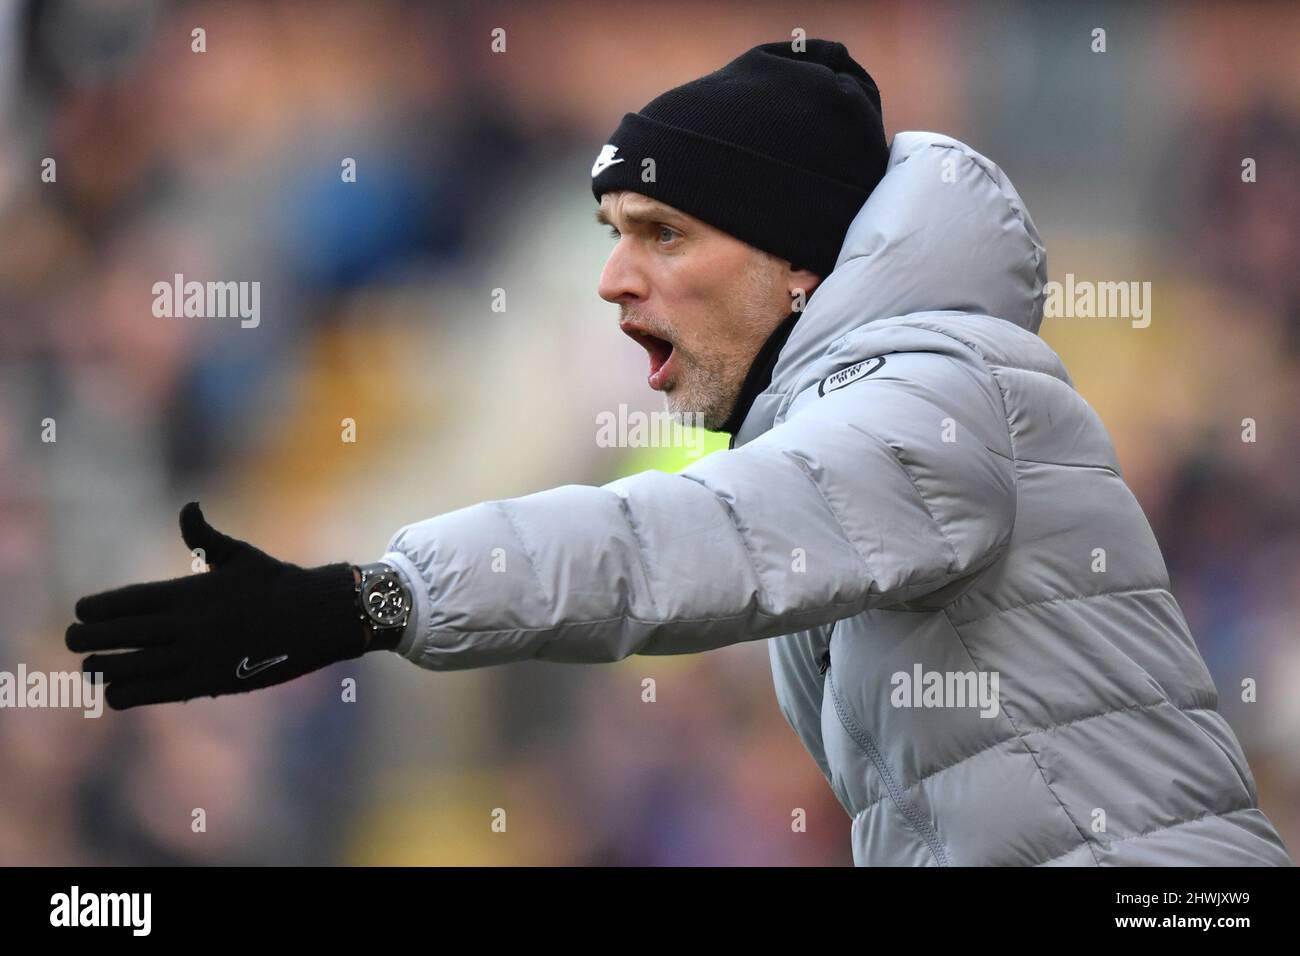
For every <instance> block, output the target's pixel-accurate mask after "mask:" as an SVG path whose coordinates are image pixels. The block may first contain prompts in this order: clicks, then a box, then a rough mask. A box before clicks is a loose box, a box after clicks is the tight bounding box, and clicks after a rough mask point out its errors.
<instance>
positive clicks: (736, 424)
mask: <svg viewBox="0 0 1300 956" xmlns="http://www.w3.org/2000/svg"><path fill="white" fill-rule="evenodd" d="M798 321H799V313H798V312H791V313H790V314H789V315H787V316H786V317H785V318H784V319H782V320H781V324H780V325H778V326H777V327H776V328H775V329H773V330H772V334H771V335H769V336H768V338H767V341H766V342H764V343H763V347H762V348H760V349H759V350H758V354H757V355H756V356H754V363H753V364H752V365H751V366H750V367H749V372H748V373H747V374H746V375H745V381H744V382H743V383H742V384H741V386H740V395H739V397H738V398H737V399H736V406H735V408H733V409H732V410H731V415H730V416H729V417H728V418H727V420H726V421H725V422H723V423H722V425H721V426H720V427H719V428H718V431H720V432H727V433H729V434H730V435H731V442H730V443H729V444H728V446H727V447H728V448H735V447H736V432H738V431H740V426H741V423H742V422H744V420H745V416H746V415H748V414H749V409H750V408H751V407H752V406H753V404H754V399H755V398H757V397H758V394H759V393H760V392H761V391H763V389H765V388H767V387H768V386H769V385H771V384H772V370H773V369H775V368H776V360H777V357H778V356H779V355H780V354H781V349H782V348H784V347H785V343H786V339H788V338H789V337H790V332H791V330H793V329H794V325H795V323H796V322H798Z"/></svg>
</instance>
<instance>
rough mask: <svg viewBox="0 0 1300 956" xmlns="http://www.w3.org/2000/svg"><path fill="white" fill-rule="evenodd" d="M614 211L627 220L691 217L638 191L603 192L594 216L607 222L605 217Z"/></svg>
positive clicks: (613, 213)
mask: <svg viewBox="0 0 1300 956" xmlns="http://www.w3.org/2000/svg"><path fill="white" fill-rule="evenodd" d="M616 213H617V215H618V216H620V217H622V218H623V219H627V220H645V219H651V218H661V219H662V218H665V217H669V216H672V217H675V218H678V219H690V218H692V217H690V216H688V215H687V214H686V213H684V212H682V211H681V210H680V209H674V208H673V207H672V206H669V205H667V204H666V203H661V202H659V201H658V200H657V199H651V198H650V197H649V196H643V195H641V194H640V193H634V192H627V191H616V192H608V193H603V194H602V195H601V197H600V208H599V209H598V210H596V218H597V219H598V220H600V221H601V222H607V221H608V220H607V218H606V217H607V216H613V215H615V214H616Z"/></svg>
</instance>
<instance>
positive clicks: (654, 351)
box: [622, 325, 675, 391]
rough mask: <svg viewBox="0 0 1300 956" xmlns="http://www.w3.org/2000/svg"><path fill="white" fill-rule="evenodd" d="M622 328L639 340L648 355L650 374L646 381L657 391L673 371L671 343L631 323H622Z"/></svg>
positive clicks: (673, 350)
mask: <svg viewBox="0 0 1300 956" xmlns="http://www.w3.org/2000/svg"><path fill="white" fill-rule="evenodd" d="M622 329H623V331H624V332H626V333H627V334H628V335H629V336H630V337H632V338H633V339H635V340H636V341H637V342H639V343H640V344H641V347H642V348H644V349H645V350H646V354H648V355H649V356H650V374H649V376H648V377H647V378H646V383H647V384H648V385H649V386H650V387H651V388H653V389H654V390H655V391H659V390H660V389H662V388H663V387H664V385H665V384H666V383H667V382H668V380H669V376H671V375H672V372H673V361H672V359H673V355H674V354H675V349H674V347H673V343H672V342H669V341H668V340H667V339H662V338H660V337H659V336H657V335H651V334H650V333H649V332H645V331H643V330H641V329H638V328H635V327H633V326H631V325H624V326H622Z"/></svg>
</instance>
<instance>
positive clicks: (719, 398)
mask: <svg viewBox="0 0 1300 956" xmlns="http://www.w3.org/2000/svg"><path fill="white" fill-rule="evenodd" d="M779 279H780V275H779V273H778V272H777V271H776V270H775V269H773V268H772V266H771V264H770V260H769V259H768V258H767V257H764V256H762V255H758V254H756V255H755V256H754V257H753V258H752V259H751V260H750V262H749V264H748V265H747V267H746V268H745V271H744V274H743V276H742V278H741V280H740V282H739V285H738V289H737V290H736V293H735V294H734V295H733V296H732V297H731V301H732V302H733V303H734V304H735V305H734V308H733V309H732V311H731V314H730V315H728V316H727V317H726V319H725V320H724V321H725V324H724V325H723V326H722V327H724V328H727V329H730V330H731V333H730V337H731V339H732V340H733V341H741V342H744V343H746V346H745V347H743V348H741V349H736V348H734V347H733V348H717V349H713V348H706V350H705V353H704V354H695V353H693V352H692V353H687V352H684V351H683V352H681V354H679V355H678V356H677V362H678V363H679V368H678V371H677V376H676V379H677V380H676V381H675V382H674V383H673V385H672V387H671V388H668V389H665V390H664V393H663V396H664V410H665V411H666V412H667V413H668V414H669V415H671V416H673V417H674V418H677V419H678V420H680V421H681V422H682V423H683V424H685V425H698V426H701V427H703V428H704V429H705V430H706V431H721V430H722V426H723V425H725V424H726V423H727V419H728V418H730V417H731V413H732V411H734V410H735V407H736V402H737V401H738V400H739V398H740V389H741V387H742V386H743V385H744V383H745V376H746V375H747V374H748V372H749V368H750V365H752V364H753V360H754V358H755V356H756V355H757V352H758V350H759V349H760V348H762V345H763V342H765V341H766V340H767V337H768V335H770V334H771V332H772V330H773V329H774V328H775V325H774V324H773V315H772V308H773V307H772V303H773V301H777V300H776V299H775V288H774V287H775V284H776V283H777V282H778V281H779ZM707 344H708V343H706V346H707ZM679 348H680V347H679Z"/></svg>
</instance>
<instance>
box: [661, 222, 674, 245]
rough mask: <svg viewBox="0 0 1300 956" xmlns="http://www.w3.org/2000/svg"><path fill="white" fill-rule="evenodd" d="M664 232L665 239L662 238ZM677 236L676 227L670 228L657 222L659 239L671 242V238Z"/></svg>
mask: <svg viewBox="0 0 1300 956" xmlns="http://www.w3.org/2000/svg"><path fill="white" fill-rule="evenodd" d="M665 232H666V233H668V238H667V239H664V233H665ZM677 236H678V232H677V230H676V229H674V228H672V227H671V226H665V225H663V224H662V223H660V224H659V238H660V240H661V241H663V242H672V241H673V239H675V238H676V237H677Z"/></svg>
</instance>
